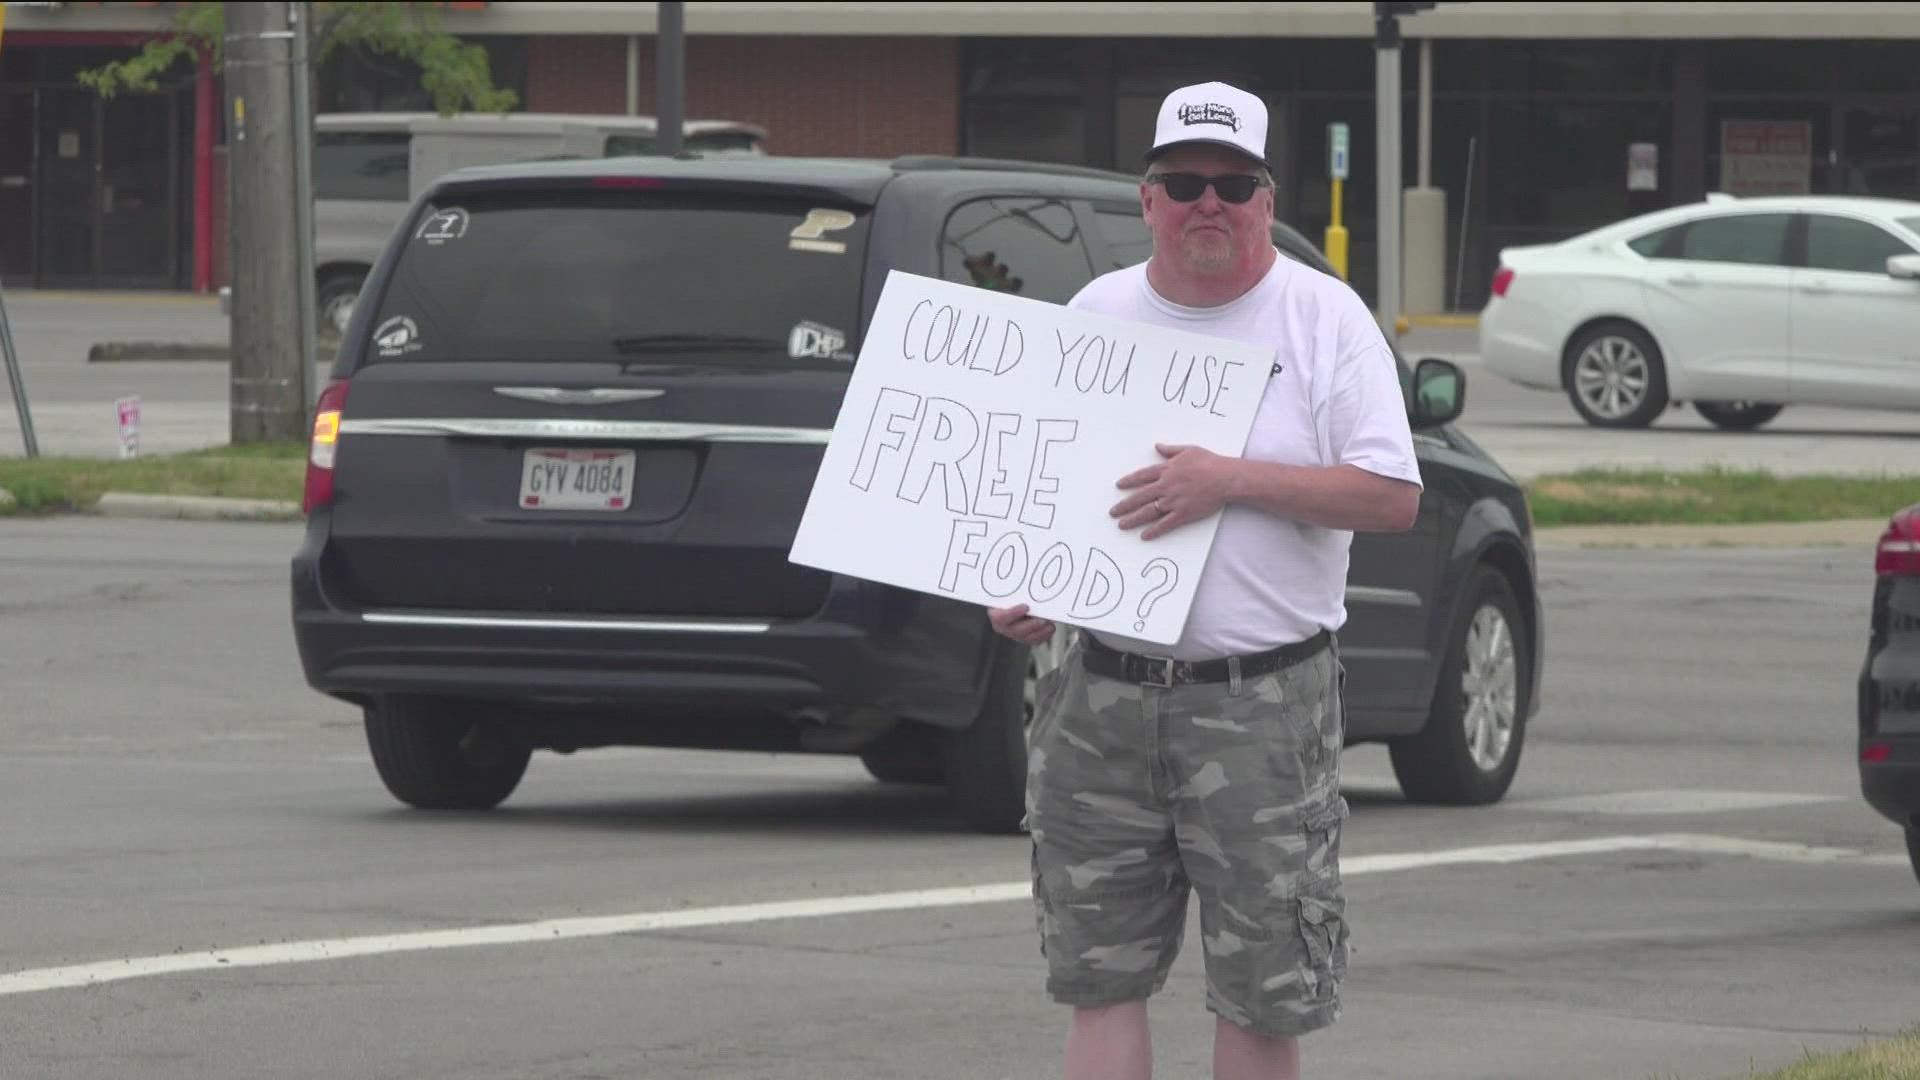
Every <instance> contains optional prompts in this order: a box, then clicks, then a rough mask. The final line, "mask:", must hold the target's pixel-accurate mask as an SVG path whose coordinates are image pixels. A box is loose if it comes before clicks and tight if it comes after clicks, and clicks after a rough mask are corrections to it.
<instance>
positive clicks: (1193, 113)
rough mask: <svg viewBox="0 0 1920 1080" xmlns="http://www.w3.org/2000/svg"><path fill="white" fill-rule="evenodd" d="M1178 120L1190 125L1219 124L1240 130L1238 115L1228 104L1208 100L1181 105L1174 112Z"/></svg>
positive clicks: (1229, 128) (1233, 129)
mask: <svg viewBox="0 0 1920 1080" xmlns="http://www.w3.org/2000/svg"><path fill="white" fill-rule="evenodd" d="M1176 115H1177V116H1179V117H1180V122H1181V123H1183V124H1185V125H1187V126H1188V127H1192V126H1194V125H1195V124H1219V125H1220V126H1221V127H1223V128H1226V129H1228V130H1229V131H1239V130H1240V115H1239V114H1238V113H1236V112H1234V111H1233V107H1232V106H1230V105H1220V104H1217V103H1215V102H1208V103H1207V104H1205V105H1182V106H1180V111H1179V112H1178V113H1177V114H1176Z"/></svg>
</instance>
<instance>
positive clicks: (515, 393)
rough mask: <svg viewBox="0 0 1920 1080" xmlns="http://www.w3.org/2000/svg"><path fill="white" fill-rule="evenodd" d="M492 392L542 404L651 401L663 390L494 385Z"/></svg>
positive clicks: (598, 403) (662, 392)
mask: <svg viewBox="0 0 1920 1080" xmlns="http://www.w3.org/2000/svg"><path fill="white" fill-rule="evenodd" d="M493 392H494V393H496V394H499V395H500V396H502V397H510V398H518V399H519V400H521V401H538V402H540V403H542V404H544V405H616V404H619V403H620V402H623V401H651V400H652V399H654V398H657V397H659V396H660V395H662V394H664V393H666V391H665V390H615V389H612V388H610V387H595V388H593V389H591V390H566V389H562V388H561V387H558V386H496V387H494V388H493Z"/></svg>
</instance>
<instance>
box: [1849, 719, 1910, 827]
mask: <svg viewBox="0 0 1920 1080" xmlns="http://www.w3.org/2000/svg"><path fill="white" fill-rule="evenodd" d="M1873 741H1875V742H1891V743H1892V744H1893V752H1892V754H1891V755H1889V756H1888V758H1887V760H1885V761H1880V762H1873V763H1868V762H1864V761H1863V762H1861V763H1860V793H1861V795H1863V796H1865V797H1866V800H1867V805H1868V806H1871V807H1873V808H1874V809H1875V810H1877V811H1879V813H1880V815H1881V816H1882V817H1884V818H1886V819H1887V820H1888V821H1891V822H1893V823H1894V824H1896V825H1900V826H1903V827H1905V828H1920V738H1897V739H1885V738H1880V739H1875V740H1873Z"/></svg>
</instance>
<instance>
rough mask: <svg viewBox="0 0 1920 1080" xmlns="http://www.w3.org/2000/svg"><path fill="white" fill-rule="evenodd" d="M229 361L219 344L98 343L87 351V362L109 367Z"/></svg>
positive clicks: (229, 355) (224, 346)
mask: <svg viewBox="0 0 1920 1080" xmlns="http://www.w3.org/2000/svg"><path fill="white" fill-rule="evenodd" d="M232 358H233V350H232V349H230V348H228V347H227V344H226V343H225V342H221V341H99V342H95V343H94V344H93V345H91V346H89V347H88V348H87V363H89V364H112V363H120V362H122V361H128V360H218V361H220V362H222V363H225V362H226V361H228V360H230V359H232Z"/></svg>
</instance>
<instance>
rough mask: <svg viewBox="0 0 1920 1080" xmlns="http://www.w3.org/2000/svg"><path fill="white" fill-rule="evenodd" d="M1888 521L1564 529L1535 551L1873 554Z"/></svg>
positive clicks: (1547, 531) (1537, 539)
mask: <svg viewBox="0 0 1920 1080" xmlns="http://www.w3.org/2000/svg"><path fill="white" fill-rule="evenodd" d="M1886 527H1887V522H1886V519H1885V518H1845V519H1841V520H1837V521H1792V522H1764V523H1761V524H1756V525H1560V526H1555V527H1552V528H1540V529H1536V530H1534V534H1533V546H1534V547H1535V548H1538V549H1541V550H1546V549H1565V548H1609V547H1612V548H1620V547H1626V548H1678V547H1859V548H1869V549H1870V548H1872V547H1873V546H1874V544H1875V543H1877V542H1878V541H1879V539H1880V534H1881V533H1882V532H1884V531H1885V530H1886Z"/></svg>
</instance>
